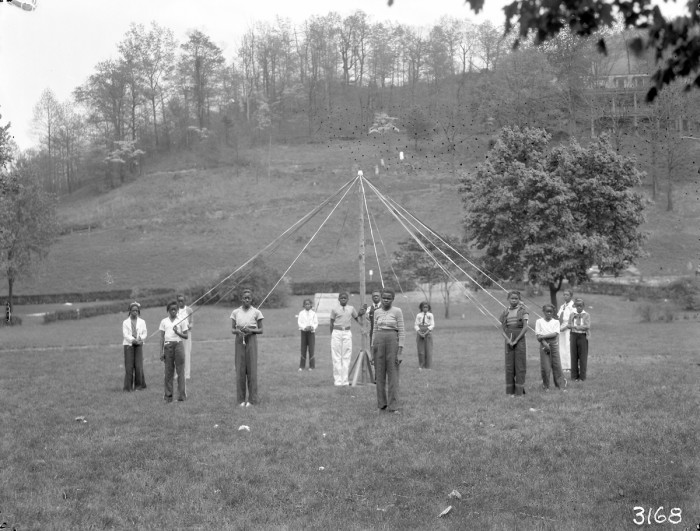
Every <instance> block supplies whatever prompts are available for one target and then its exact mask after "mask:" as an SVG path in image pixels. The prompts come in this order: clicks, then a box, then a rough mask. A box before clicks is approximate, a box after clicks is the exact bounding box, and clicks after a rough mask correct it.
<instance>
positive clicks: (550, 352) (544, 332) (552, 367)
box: [535, 304, 567, 391]
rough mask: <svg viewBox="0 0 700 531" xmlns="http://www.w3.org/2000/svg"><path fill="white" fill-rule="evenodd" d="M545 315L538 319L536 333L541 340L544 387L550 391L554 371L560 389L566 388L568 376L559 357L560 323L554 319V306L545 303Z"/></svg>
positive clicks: (543, 308)
mask: <svg viewBox="0 0 700 531" xmlns="http://www.w3.org/2000/svg"><path fill="white" fill-rule="evenodd" d="M542 312H543V313H544V317H543V318H540V319H537V322H536V323H535V334H536V335H537V341H539V342H540V366H541V369H542V388H543V389H544V390H545V391H549V374H550V373H552V376H553V378H554V385H556V386H557V387H558V388H560V389H564V388H566V384H567V381H566V378H564V375H563V374H562V371H561V360H560V358H559V331H560V323H559V321H558V320H557V319H554V306H552V305H551V304H545V305H544V306H542Z"/></svg>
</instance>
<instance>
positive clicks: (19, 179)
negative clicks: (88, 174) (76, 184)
mask: <svg viewBox="0 0 700 531" xmlns="http://www.w3.org/2000/svg"><path fill="white" fill-rule="evenodd" d="M12 178H13V180H14V182H16V183H17V186H16V187H15V188H14V189H13V190H10V191H8V192H7V193H5V194H4V195H2V196H0V227H2V232H0V271H1V272H2V274H4V275H5V277H6V278H7V290H8V291H7V292H8V300H9V301H10V304H12V290H13V286H14V284H15V282H16V281H17V280H18V279H21V278H23V277H27V276H30V275H31V272H32V265H34V264H36V262H37V261H38V260H41V259H43V258H44V257H45V256H46V254H47V253H48V250H49V247H50V246H51V244H52V243H53V241H54V238H55V235H56V210H55V201H54V198H53V196H51V195H49V194H47V193H46V192H45V191H44V190H43V189H42V187H41V186H40V184H39V181H38V179H37V176H36V172H35V170H34V168H33V167H32V166H31V164H30V163H29V162H28V161H26V160H20V161H18V162H17V165H16V167H15V169H14V170H13V172H12Z"/></svg>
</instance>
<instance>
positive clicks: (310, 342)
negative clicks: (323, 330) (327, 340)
mask: <svg viewBox="0 0 700 531" xmlns="http://www.w3.org/2000/svg"><path fill="white" fill-rule="evenodd" d="M312 306H313V304H312V303H311V299H304V309H303V310H302V311H300V312H299V316H298V318H297V325H298V326H299V330H300V332H301V358H300V360H299V370H300V371H303V370H304V369H305V368H306V353H307V351H308V353H309V370H310V371H313V370H314V369H315V368H316V359H315V358H314V350H315V347H316V329H317V328H318V316H317V315H316V312H315V311H313V309H312V308H311V307H312Z"/></svg>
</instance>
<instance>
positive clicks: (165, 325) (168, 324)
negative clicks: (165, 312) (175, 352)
mask: <svg viewBox="0 0 700 531" xmlns="http://www.w3.org/2000/svg"><path fill="white" fill-rule="evenodd" d="M175 326H177V329H178V330H179V331H180V333H182V332H185V331H186V330H187V319H185V320H184V321H180V319H178V318H177V317H175V319H174V320H172V321H171V320H170V317H166V318H165V319H163V320H162V321H161V322H160V327H159V328H158V330H160V331H161V332H165V337H164V339H165V341H182V338H181V337H180V336H178V335H177V334H176V333H175V332H174V331H173V328H175Z"/></svg>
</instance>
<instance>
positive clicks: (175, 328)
mask: <svg viewBox="0 0 700 531" xmlns="http://www.w3.org/2000/svg"><path fill="white" fill-rule="evenodd" d="M177 309H178V306H177V302H175V301H172V302H170V303H168V306H167V307H166V310H167V312H168V316H167V317H166V318H165V319H163V320H162V321H161V322H160V327H159V328H158V329H159V330H160V361H164V362H165V393H164V394H163V399H164V400H165V402H166V403H170V402H172V401H173V376H174V375H175V369H176V368H177V371H178V372H179V373H180V374H182V375H184V374H185V348H184V345H183V340H184V339H187V320H184V321H182V320H180V319H178V318H177ZM185 381H186V379H185V378H178V379H177V400H178V402H182V401H184V400H186V399H187V391H186V389H185Z"/></svg>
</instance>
